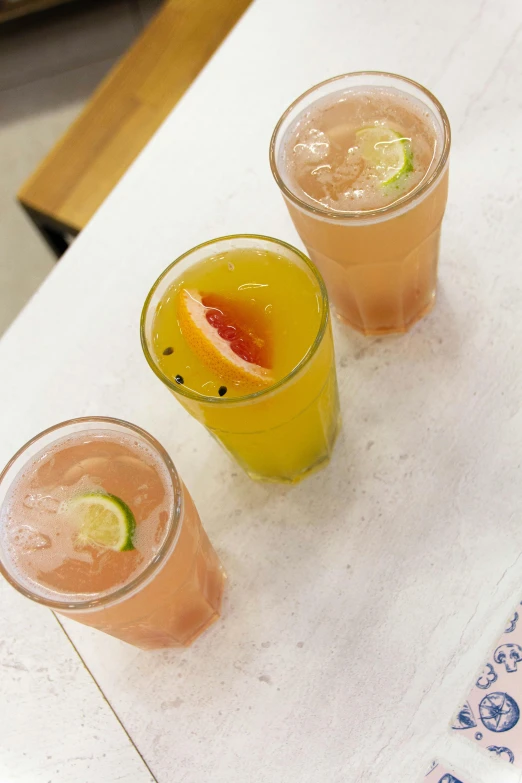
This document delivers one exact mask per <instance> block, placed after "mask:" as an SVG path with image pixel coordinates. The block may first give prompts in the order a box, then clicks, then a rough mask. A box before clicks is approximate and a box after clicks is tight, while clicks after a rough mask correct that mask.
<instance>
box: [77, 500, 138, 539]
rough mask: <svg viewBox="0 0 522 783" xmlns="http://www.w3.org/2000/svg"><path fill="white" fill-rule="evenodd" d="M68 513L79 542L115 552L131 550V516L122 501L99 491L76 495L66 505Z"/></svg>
mask: <svg viewBox="0 0 522 783" xmlns="http://www.w3.org/2000/svg"><path fill="white" fill-rule="evenodd" d="M67 513H68V514H70V515H71V517H72V518H73V521H74V523H75V524H77V525H78V529H79V532H78V540H79V541H80V542H81V543H82V544H91V545H96V546H100V547H104V548H105V549H112V550H114V551H115V552H124V551H127V550H129V549H134V544H133V543H132V536H133V534H134V531H135V529H136V521H135V519H134V514H133V513H132V511H131V510H130V508H129V507H128V505H127V504H126V503H124V502H123V500H120V498H117V497H116V496H115V495H105V494H103V493H102V492H87V493H86V494H84V495H77V496H76V497H74V498H72V499H71V500H70V501H69V502H68V503H67Z"/></svg>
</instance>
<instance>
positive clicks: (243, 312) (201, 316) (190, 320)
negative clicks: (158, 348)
mask: <svg viewBox="0 0 522 783" xmlns="http://www.w3.org/2000/svg"><path fill="white" fill-rule="evenodd" d="M178 320H179V326H180V329H181V332H182V334H183V337H184V339H185V340H186V342H187V344H188V346H189V347H190V348H191V350H192V351H193V352H194V353H195V354H196V356H198V358H199V359H200V360H201V361H202V362H203V364H205V365H206V366H207V367H208V369H209V370H211V371H212V372H213V373H214V374H215V375H217V376H218V377H219V378H221V379H223V380H224V381H228V382H230V383H237V384H241V383H246V384H249V385H250V386H254V387H255V388H258V389H262V388H264V387H266V386H269V385H270V384H271V383H273V379H272V377H271V375H270V368H271V342H270V338H269V334H268V329H267V325H266V323H263V321H262V319H261V318H260V315H259V313H255V312H254V311H253V310H252V309H251V308H250V307H249V306H248V304H247V303H246V302H240V301H235V300H234V299H232V298H229V297H226V296H224V295H222V294H208V293H203V294H202V293H201V292H199V291H195V290H186V289H183V290H182V291H181V292H180V294H179V302H178Z"/></svg>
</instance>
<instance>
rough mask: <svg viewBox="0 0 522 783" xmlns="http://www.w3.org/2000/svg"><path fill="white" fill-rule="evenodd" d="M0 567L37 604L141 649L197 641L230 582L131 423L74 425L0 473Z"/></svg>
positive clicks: (60, 428) (154, 452)
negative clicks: (226, 584)
mask: <svg viewBox="0 0 522 783" xmlns="http://www.w3.org/2000/svg"><path fill="white" fill-rule="evenodd" d="M0 570H1V571H2V573H3V574H4V576H5V577H6V578H7V579H8V581H9V582H11V584H12V585H13V586H14V587H15V588H16V589H18V590H19V591H20V592H21V593H23V594H24V595H26V596H27V597H29V598H32V599H33V600H34V601H37V602H39V603H42V604H44V605H46V606H48V607H51V608H52V609H56V610H57V611H59V612H61V613H62V614H64V615H66V616H69V617H71V618H73V619H74V620H78V621H79V622H81V623H85V624H86V625H91V626H93V627H94V628H98V629H100V630H102V631H105V632H106V633H109V634H112V635H113V636H116V637H118V638H119V639H123V640H124V641H126V642H129V643H130V644H134V645H136V646H137V647H142V648H143V649H155V648H160V647H179V646H186V645H189V644H190V643H191V642H192V641H193V640H194V639H195V638H196V637H197V636H198V635H199V634H200V633H202V632H203V631H204V630H205V629H206V628H207V627H208V626H209V625H210V624H211V623H212V622H214V621H215V620H216V619H217V618H218V617H219V613H220V607H221V598H222V594H223V587H224V580H225V574H224V572H223V569H222V567H221V564H220V562H219V560H218V558H217V555H216V553H215V552H214V550H213V549H212V546H211V544H210V542H209V540H208V538H207V536H206V534H205V531H204V530H203V528H202V527H201V522H200V520H199V516H198V513H197V511H196V508H195V506H194V503H193V502H192V498H191V497H190V495H189V493H188V492H187V490H186V488H185V486H184V485H183V483H182V482H181V480H180V478H179V476H178V474H177V473H176V470H175V468H174V465H173V464H172V462H171V460H170V458H169V456H168V455H167V453H166V452H165V451H164V450H163V448H162V447H161V446H160V444H159V443H158V442H157V441H155V440H154V439H153V438H152V437H151V436H150V435H148V434H147V433H146V432H144V431H143V430H141V429H140V428H138V427H135V426H134V425H132V424H128V423H127V422H121V421H118V420H115V419H105V418H89V419H76V420H73V421H70V422H64V423H63V424H59V425H57V426H56V427H53V428H51V429H50V430H46V431H45V432H43V433H41V434H40V435H38V436H37V437H36V438H34V439H33V440H32V441H30V442H29V443H28V444H27V445H26V446H24V447H23V449H21V450H20V451H19V452H18V453H17V454H16V455H15V456H14V457H13V459H12V460H11V461H10V462H9V464H8V465H7V466H6V468H5V469H4V471H3V472H2V474H0Z"/></svg>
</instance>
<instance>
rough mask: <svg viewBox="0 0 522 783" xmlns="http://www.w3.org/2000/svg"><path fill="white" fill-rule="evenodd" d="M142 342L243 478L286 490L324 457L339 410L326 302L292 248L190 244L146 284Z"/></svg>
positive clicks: (265, 242) (310, 269) (237, 242)
mask: <svg viewBox="0 0 522 783" xmlns="http://www.w3.org/2000/svg"><path fill="white" fill-rule="evenodd" d="M141 340H142V345H143V350H144V352H145V356H146V358H147V361H148V362H149V364H150V366H151V367H152V369H153V370H154V372H155V373H156V375H158V377H159V378H160V379H161V380H162V381H163V382H164V383H165V384H166V385H167V386H168V387H169V388H170V389H171V391H172V392H173V393H174V394H175V395H176V396H177V398H178V400H179V401H180V402H181V404H182V405H183V406H184V407H185V408H186V409H187V410H188V411H189V412H190V413H191V414H192V415H193V416H194V417H195V418H196V419H198V421H200V422H201V423H202V424H204V425H205V426H206V427H207V429H208V430H209V431H210V432H211V433H212V435H214V437H215V438H217V440H218V441H219V442H220V443H221V444H222V446H223V447H224V448H225V449H226V450H227V451H228V452H229V453H230V454H231V455H232V456H233V457H234V458H235V459H236V460H237V461H238V462H239V464H240V465H241V466H242V467H243V468H244V469H245V470H246V472H247V473H248V474H249V475H250V476H251V477H252V478H255V479H262V480H265V481H283V482H289V483H294V482H297V481H299V480H300V479H302V478H303V477H304V476H306V475H307V474H308V473H310V472H311V471H312V470H315V469H317V468H319V467H321V466H322V465H324V464H325V463H326V462H327V461H328V460H329V458H330V455H331V452H332V448H333V444H334V441H335V437H336V435H337V431H338V428H339V403H338V394H337V379H336V373H335V361H334V350H333V341H332V333H331V324H330V313H329V306H328V298H327V294H326V289H325V286H324V283H323V281H322V278H321V277H320V275H319V273H318V271H317V269H316V268H315V267H314V266H313V264H312V263H311V262H310V261H309V259H308V258H306V256H304V255H303V254H302V253H300V252H299V251H298V250H296V249H295V248H293V247H291V246H290V245H287V244H286V243H284V242H279V241H277V240H274V239H270V238H269V237H260V236H232V237H225V238H222V239H216V240H213V241H212V242H207V243H205V244H203V245H199V246H198V247H196V248H194V249H193V250H191V251H189V252H188V253H186V254H185V255H183V256H181V257H180V258H179V259H178V260H177V261H175V262H174V263H173V264H172V265H171V266H170V267H168V269H166V270H165V272H164V273H163V274H162V275H161V277H160V278H159V279H158V280H157V281H156V283H155V284H154V286H153V288H152V290H151V292H150V293H149V296H148V297H147V301H146V302H145V306H144V309H143V315H142V322H141Z"/></svg>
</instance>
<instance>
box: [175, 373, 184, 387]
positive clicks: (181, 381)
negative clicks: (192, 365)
mask: <svg viewBox="0 0 522 783" xmlns="http://www.w3.org/2000/svg"><path fill="white" fill-rule="evenodd" d="M174 380H175V381H176V383H179V384H180V385H182V384H184V383H185V381H184V380H183V376H182V375H176V377H175V378H174Z"/></svg>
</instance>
